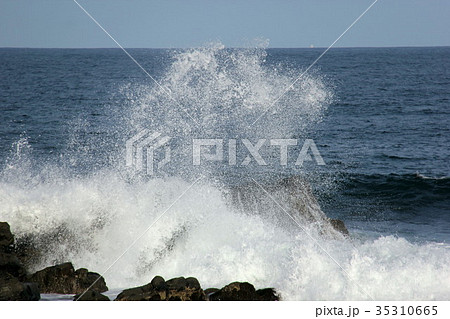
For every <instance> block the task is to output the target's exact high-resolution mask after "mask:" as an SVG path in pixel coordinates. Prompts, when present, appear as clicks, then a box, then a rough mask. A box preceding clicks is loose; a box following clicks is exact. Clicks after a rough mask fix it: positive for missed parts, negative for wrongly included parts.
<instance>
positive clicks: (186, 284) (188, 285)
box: [115, 276, 206, 301]
mask: <svg viewBox="0 0 450 319" xmlns="http://www.w3.org/2000/svg"><path fill="white" fill-rule="evenodd" d="M115 300H117V301H159V300H170V301H201V300H206V296H205V293H204V292H203V290H202V289H201V287H200V283H199V282H198V280H197V279H196V278H193V277H189V278H184V277H178V278H173V279H170V280H168V281H164V278H162V277H160V276H157V277H155V278H153V280H152V281H151V282H150V283H149V284H147V285H144V286H140V287H135V288H131V289H126V290H124V291H122V292H121V293H120V294H119V295H118V296H117V298H116V299H115Z"/></svg>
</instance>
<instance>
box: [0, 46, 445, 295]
mask: <svg viewBox="0 0 450 319" xmlns="http://www.w3.org/2000/svg"><path fill="white" fill-rule="evenodd" d="M323 50H324V49H320V48H314V49H271V48H265V47H257V48H244V49H230V48H225V47H224V46H223V45H222V44H220V43H213V44H210V45H207V46H205V47H201V48H196V49H130V50H129V53H130V54H131V55H132V56H133V57H134V58H135V59H136V61H138V62H139V63H140V64H141V66H142V67H143V68H144V69H145V70H146V71H147V72H148V74H149V75H150V76H151V77H152V78H150V76H148V75H147V74H145V73H144V72H143V71H142V70H141V69H140V68H139V67H138V66H137V65H136V64H135V63H134V62H133V61H132V60H131V59H130V58H129V57H128V56H127V55H126V54H124V52H122V51H121V50H120V49H14V48H3V49H0V74H1V76H0V123H1V126H0V220H1V221H6V222H9V223H10V225H11V229H12V231H13V232H14V234H15V237H16V241H17V242H18V243H19V244H21V245H25V246H28V247H32V251H34V252H37V253H35V254H33V255H32V256H31V257H30V260H29V265H28V266H29V267H30V271H35V270H39V269H42V268H43V267H46V266H50V265H53V264H56V263H61V262H65V261H72V262H73V263H74V265H75V267H77V268H79V267H85V268H88V269H89V270H91V271H96V272H99V273H103V272H104V271H105V270H107V269H108V268H109V266H111V265H112V264H113V266H112V267H111V268H110V269H109V270H108V271H107V272H106V273H105V275H104V277H105V279H106V282H107V284H108V286H109V288H110V289H111V290H113V291H120V289H123V288H129V287H132V286H137V285H143V284H146V283H148V282H150V280H151V279H152V278H153V277H154V276H156V275H161V276H163V277H164V278H166V279H169V278H173V277H178V276H185V277H187V276H194V277H196V278H198V279H199V281H200V283H201V284H202V286H203V288H208V287H219V288H220V287H223V286H224V285H225V284H228V283H230V282H233V281H248V282H251V283H253V284H254V285H255V287H256V288H263V287H274V288H276V290H277V291H278V292H279V293H280V294H281V296H282V299H284V300H370V299H372V298H373V299H376V300H449V298H450V176H449V171H450V47H432V48H431V47H430V48H336V49H331V50H330V51H329V52H328V53H327V54H325V55H324V56H323V58H322V59H320V60H319V61H318V63H317V64H315V65H314V66H313V67H312V68H311V69H309V70H307V69H308V67H309V65H310V64H311V63H312V62H313V61H314V60H315V59H316V58H317V57H318V56H319V55H320V54H321V53H322V52H323ZM305 71H307V72H305ZM291 84H293V85H292V86H291ZM290 86H291V87H290ZM288 88H289V90H288ZM144 130H147V131H144ZM139 133H142V136H144V137H145V136H150V134H152V133H158V134H161V135H159V136H160V137H167V138H168V141H167V143H165V144H164V145H159V146H160V147H156V146H155V149H153V151H154V153H153V154H154V156H155V157H154V158H153V159H154V161H155V163H159V164H160V165H159V166H158V165H156V166H154V167H153V169H152V170H151V171H150V170H149V167H150V165H151V164H150V161H149V159H150V158H151V156H150V155H149V154H150V153H146V152H143V154H139V153H138V152H137V148H136V147H135V148H131V153H130V154H131V155H132V156H133V159H132V161H131V163H127V141H129V140H130V139H131V138H133V137H135V136H136V135H137V134H139ZM155 136H156V135H155ZM141 141H142V138H141ZM199 141H200V142H199ZM208 141H209V142H208ZM277 141H278V142H277ZM280 141H284V142H281V143H289V144H285V145H286V146H285V147H286V149H285V150H286V158H285V161H284V162H283V159H282V156H281V155H282V153H283V152H282V150H283V146H280V144H279V143H280ZM286 141H287V142H286ZM308 141H313V143H314V145H315V146H316V149H317V152H319V153H320V157H321V158H322V159H323V163H320V161H319V160H318V157H317V156H316V155H315V154H313V153H312V151H313V150H314V147H310V148H309V149H306V150H307V151H308V152H309V153H308V154H309V155H308V156H309V157H308V156H307V157H302V159H303V161H301V163H300V162H298V161H296V160H297V159H298V158H300V155H299V154H301V153H302V149H303V147H302V146H305V144H306V145H309V146H311V144H308V143H310V142H308ZM148 143H150V142H148ZM151 143H153V142H151ZM195 143H203V144H201V146H199V147H198V150H199V152H200V153H201V156H200V157H199V158H198V163H197V164H196V163H195V160H196V157H195V156H196V155H195V154H196V153H195V146H194V144H195ZM208 143H210V144H208ZM258 143H259V144H258ZM277 143H278V144H277ZM294 143H295V144H294ZM143 145H144V146H143V147H144V148H145V147H147V146H148V145H150V144H143ZM197 145H200V144H197ZM208 145H209V146H208ZM287 145H288V146H287ZM135 146H136V145H135ZM141 146H142V145H141ZM145 149H146V150H148V147H147V148H145ZM219 149H220V150H222V152H218V150H219ZM167 152H170V153H167ZM168 154H170V159H169V157H167V155H168ZM197 155H198V154H197ZM138 156H141V157H142V158H141V159H140V160H142V162H144V164H142V166H141V167H140V168H141V169H139V166H138V165H137V164H136V163H137V162H136V161H139V160H137V159H136V157H138ZM164 158H165V159H166V161H164ZM233 159H234V160H233ZM145 163H147V164H145ZM127 164H128V165H127ZM163 164H164V165H163ZM320 164H324V165H320ZM286 180H298V181H300V182H299V183H294V184H292V183H285V182H283V181H286ZM327 218H332V219H340V220H342V221H344V223H345V225H346V226H347V228H348V230H349V232H350V236H349V237H343V236H336V235H330V231H329V230H328V231H327V230H326V229H325V228H324V225H323V224H324V223H325V222H326V220H327ZM324 229H325V230H324ZM137 238H139V239H138V240H137V241H136V243H135V244H134V245H133V246H132V247H130V245H131V244H132V243H133V242H134V241H135V240H136V239H137ZM124 252H125V253H124ZM123 253H124V254H123ZM122 254H123V255H122ZM119 257H120V258H119ZM117 258H119V260H118V261H116V260H117Z"/></svg>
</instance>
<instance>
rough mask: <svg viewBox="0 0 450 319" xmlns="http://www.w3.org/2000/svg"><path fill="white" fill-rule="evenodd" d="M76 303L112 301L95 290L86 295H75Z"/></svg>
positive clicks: (87, 292)
mask: <svg viewBox="0 0 450 319" xmlns="http://www.w3.org/2000/svg"><path fill="white" fill-rule="evenodd" d="M73 300H74V301H110V300H109V298H108V297H107V296H105V295H102V294H101V293H99V292H97V291H95V290H88V291H86V292H85V293H82V294H78V295H75V297H73Z"/></svg>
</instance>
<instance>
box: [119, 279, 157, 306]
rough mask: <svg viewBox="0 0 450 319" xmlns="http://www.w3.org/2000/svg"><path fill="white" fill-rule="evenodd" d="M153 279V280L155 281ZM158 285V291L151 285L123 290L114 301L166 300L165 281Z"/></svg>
mask: <svg viewBox="0 0 450 319" xmlns="http://www.w3.org/2000/svg"><path fill="white" fill-rule="evenodd" d="M155 278H156V277H155ZM155 278H154V280H155ZM159 278H162V277H159ZM159 278H158V279H159ZM163 280H164V279H163ZM152 281H153V280H152ZM158 283H159V284H160V286H159V288H158V289H157V288H155V287H154V286H153V285H152V283H149V284H147V285H144V286H140V287H134V288H130V289H125V290H124V291H122V292H121V293H120V294H119V295H118V296H117V297H116V299H114V300H116V301H148V300H164V299H165V298H166V288H165V287H164V285H165V281H164V283H162V282H161V281H158Z"/></svg>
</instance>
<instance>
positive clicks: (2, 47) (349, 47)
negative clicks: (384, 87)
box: [0, 45, 450, 50]
mask: <svg viewBox="0 0 450 319" xmlns="http://www.w3.org/2000/svg"><path fill="white" fill-rule="evenodd" d="M445 47H450V45H399V46H390V45H387V46H335V47H333V48H331V50H332V49H378V48H380V49H383V48H385V49H389V48H392V49H394V48H445ZM200 48H207V46H194V47H127V48H125V49H131V50H134V49H155V50H186V49H200ZM254 48H255V47H225V49H254ZM256 48H257V47H256ZM326 48H327V47H326V46H324V47H322V46H317V47H316V46H307V47H268V48H261V49H265V50H266V49H326ZM0 49H73V50H76V49H81V50H98V49H107V50H110V49H118V50H120V48H118V47H33V46H0Z"/></svg>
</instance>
